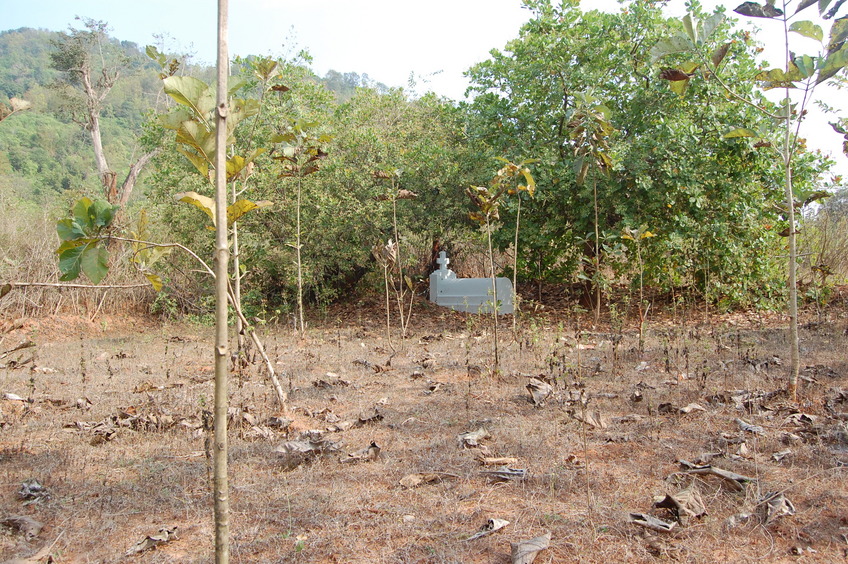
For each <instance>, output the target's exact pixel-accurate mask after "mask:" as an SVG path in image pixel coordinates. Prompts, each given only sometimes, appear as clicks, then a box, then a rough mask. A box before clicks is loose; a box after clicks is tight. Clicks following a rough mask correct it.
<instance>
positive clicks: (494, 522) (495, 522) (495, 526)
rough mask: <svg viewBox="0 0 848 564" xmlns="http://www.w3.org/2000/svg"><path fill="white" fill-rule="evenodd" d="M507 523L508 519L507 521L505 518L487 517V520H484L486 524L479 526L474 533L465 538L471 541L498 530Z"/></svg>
mask: <svg viewBox="0 0 848 564" xmlns="http://www.w3.org/2000/svg"><path fill="white" fill-rule="evenodd" d="M507 525H509V521H507V520H506V519H489V520H488V521H486V524H485V525H483V526H482V527H480V529H479V530H478V531H477V532H476V533H474V534H473V535H471V536H470V537H468V538H467V539H465V540H466V542H467V541H473V540H476V539H479V538H481V537H485V536H487V535H491V534H492V533H494V532H496V531H500V530H501V529H503V528H504V527H506V526H507Z"/></svg>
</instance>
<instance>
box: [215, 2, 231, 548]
mask: <svg viewBox="0 0 848 564" xmlns="http://www.w3.org/2000/svg"><path fill="white" fill-rule="evenodd" d="M227 21H228V0H218V94H217V107H218V112H217V113H218V115H217V121H216V152H215V202H216V206H215V215H216V230H215V259H216V263H215V299H216V302H215V407H214V413H215V444H214V449H213V467H214V486H213V495H214V499H215V562H216V564H228V563H229V560H230V498H229V480H228V477H227V404H228V397H227V396H228V384H229V382H228V380H229V374H228V366H227V362H228V361H229V356H230V355H229V351H228V334H227V333H228V332H227V303H228V302H227V293H228V292H227V281H228V277H229V273H228V266H229V246H228V244H227V165H226V161H227V153H226V151H227V110H228V108H227V75H228V74H229V54H228V52H227Z"/></svg>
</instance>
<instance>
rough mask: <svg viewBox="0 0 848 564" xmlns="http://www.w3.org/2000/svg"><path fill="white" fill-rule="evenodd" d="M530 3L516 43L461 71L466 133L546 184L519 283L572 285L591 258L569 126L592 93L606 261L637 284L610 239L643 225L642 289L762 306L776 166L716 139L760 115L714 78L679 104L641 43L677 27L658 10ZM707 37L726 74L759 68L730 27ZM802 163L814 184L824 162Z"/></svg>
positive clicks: (587, 194)
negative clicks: (601, 110) (610, 138)
mask: <svg viewBox="0 0 848 564" xmlns="http://www.w3.org/2000/svg"><path fill="white" fill-rule="evenodd" d="M527 5H528V6H529V7H530V8H531V9H533V11H534V13H535V18H534V19H533V20H531V21H530V22H528V23H527V24H525V25H524V26H523V27H522V29H521V32H520V36H519V38H518V39H515V40H513V41H512V42H510V43H508V44H507V47H506V49H505V50H504V51H493V54H492V58H491V59H490V60H488V61H485V62H483V63H480V64H478V65H476V66H475V67H473V68H472V69H471V70H470V72H469V74H470V76H471V79H472V81H473V84H474V86H473V87H472V90H473V91H474V92H475V93H476V94H477V97H476V98H475V100H474V101H473V102H472V103H471V105H470V108H469V110H470V112H471V113H472V118H470V119H472V120H473V121H472V132H473V135H474V137H475V138H478V139H480V140H482V141H483V142H485V143H486V144H487V145H489V146H491V147H494V148H495V149H496V150H498V151H500V152H503V153H504V154H507V155H513V154H521V155H533V156H534V157H538V158H540V162H539V163H538V164H537V165H536V167H535V175H536V178H537V182H538V183H539V185H541V186H545V188H546V189H545V190H544V191H543V192H542V193H541V194H540V196H539V197H538V198H536V199H535V200H534V201H533V202H532V203H530V205H531V206H532V207H533V209H532V211H531V213H530V214H529V215H530V218H529V219H528V220H527V222H525V223H524V225H523V228H522V230H523V233H524V236H523V241H522V246H524V247H525V248H527V249H529V252H528V254H527V256H528V260H527V261H525V262H524V264H523V265H520V266H519V268H521V269H522V275H523V276H522V277H523V278H525V279H535V280H539V279H544V280H555V281H571V280H574V277H575V275H576V274H577V273H579V272H581V271H583V268H582V265H585V264H587V262H588V263H591V257H592V251H593V245H592V244H591V242H592V240H593V239H594V233H593V231H594V228H593V214H592V212H591V210H592V208H593V184H590V183H583V184H581V183H579V182H578V174H577V173H576V172H575V166H574V165H575V162H576V160H577V159H578V158H580V156H579V152H578V154H575V151H574V146H573V141H574V140H573V139H572V138H571V137H570V135H569V128H568V124H569V123H570V122H571V121H572V120H573V118H574V115H575V111H577V110H578V108H579V105H578V103H577V101H578V99H579V98H578V94H579V93H582V92H585V91H587V90H589V89H590V88H591V89H592V92H593V94H594V95H595V96H597V97H598V98H601V99H603V100H604V101H605V105H606V106H607V107H608V108H609V110H610V116H611V117H610V124H611V125H612V127H613V128H615V130H617V131H618V135H617V136H616V139H615V140H614V142H613V143H612V144H611V148H610V151H609V154H610V156H611V158H612V159H613V160H614V161H615V165H614V166H613V167H612V170H611V171H610V174H609V176H608V177H600V176H599V177H598V179H597V180H598V183H597V190H598V192H599V193H601V194H603V195H604V197H603V198H601V199H600V200H599V210H598V212H599V213H598V215H599V219H598V223H599V224H600V234H599V238H600V240H601V241H602V245H601V251H600V252H601V254H602V256H603V257H605V259H604V260H602V262H603V263H604V264H606V265H607V266H608V267H610V268H613V269H614V274H616V275H619V276H625V277H630V278H631V279H632V280H635V278H634V277H633V275H634V274H635V273H634V272H633V270H632V264H633V261H627V260H625V258H626V256H627V255H626V249H625V248H624V247H623V246H622V245H621V242H620V239H619V237H618V234H619V233H620V232H621V231H622V229H623V228H624V227H630V228H636V227H637V226H639V225H642V224H644V223H650V225H651V230H652V232H654V233H655V234H656V239H655V240H654V241H652V244H651V245H650V248H646V249H645V250H644V252H645V256H644V257H643V261H644V273H643V274H644V277H645V281H646V284H649V285H651V286H654V287H656V288H659V289H661V290H666V291H667V290H675V289H677V290H678V291H679V290H684V289H685V290H687V291H688V292H689V293H690V294H694V295H695V296H697V297H703V298H706V299H707V300H710V301H721V302H724V303H731V304H732V303H750V302H751V301H757V300H760V299H768V298H769V296H770V293H771V292H773V291H774V289H775V287H776V286H775V281H776V275H777V270H776V267H775V263H774V261H772V260H770V258H769V255H770V251H771V250H774V249H776V248H777V238H776V236H775V235H774V233H773V231H772V230H770V229H769V226H773V225H774V224H775V222H776V221H777V213H776V208H775V207H774V206H773V205H772V204H777V203H778V202H779V200H780V193H781V192H780V188H779V187H780V184H779V182H775V179H776V178H779V174H780V170H779V167H778V166H775V163H774V161H773V159H771V158H770V155H768V153H767V152H765V151H763V150H762V148H761V147H757V146H755V145H756V144H755V143H754V142H752V141H750V140H748V139H727V138H725V137H724V134H725V133H726V132H727V130H728V129H730V128H731V127H735V126H736V125H737V124H738V123H740V122H746V123H764V122H765V121H767V119H768V118H766V117H764V116H762V115H759V114H758V113H757V112H756V111H754V110H752V109H750V108H748V107H743V106H740V105H738V104H735V103H733V102H732V101H729V100H727V98H726V97H725V96H724V94H723V92H722V91H721V89H720V86H719V85H718V84H716V83H715V81H700V82H698V83H694V82H693V83H692V84H689V90H688V92H687V96H686V97H681V96H680V95H679V94H678V93H676V92H673V91H670V90H669V89H668V87H667V85H666V83H665V81H663V80H661V79H660V78H659V77H658V76H657V73H656V71H655V70H654V68H653V67H652V66H651V63H652V61H651V54H650V49H651V47H652V46H653V45H655V44H656V43H657V42H658V41H659V40H660V39H661V38H662V37H665V36H667V35H669V34H670V33H673V32H674V31H676V30H678V29H680V27H681V24H680V22H678V21H674V20H670V19H667V18H665V17H663V15H662V13H661V8H660V6H659V5H658V4H657V3H655V2H649V1H641V0H637V1H634V2H631V3H630V4H628V5H627V6H626V7H624V8H623V9H622V11H621V12H619V13H617V14H606V13H601V12H595V11H591V12H582V11H581V10H580V7H579V3H578V2H576V1H572V0H566V1H564V2H562V3H554V2H551V1H549V0H531V1H530V2H528V3H527ZM695 9H696V10H697V9H698V8H697V6H695ZM715 33H716V34H718V35H719V36H721V37H723V38H725V39H726V41H727V42H731V43H732V48H731V49H730V52H729V53H728V54H727V56H726V58H725V62H724V69H725V72H727V73H728V74H729V76H731V77H735V78H731V79H730V80H735V81H737V82H739V83H740V84H745V82H744V81H743V80H742V78H743V77H746V76H750V75H751V74H754V73H755V72H757V69H758V67H757V64H756V62H755V60H754V56H753V55H754V50H755V49H756V45H755V44H753V43H752V42H751V41H750V39H749V38H748V37H747V36H746V35H745V34H743V33H739V32H734V31H732V30H731V29H730V28H729V27H728V25H727V24H726V23H721V25H719V26H718V28H717V29H716V31H715ZM744 87H745V86H743V88H744ZM747 88H748V92H749V93H750V94H751V95H752V96H755V93H754V90H755V89H754V86H753V85H748V86H747ZM764 103H765V102H764ZM807 165H808V166H806V167H802V170H799V172H800V174H799V178H800V180H801V182H808V183H810V182H813V181H814V179H815V172H817V171H818V170H819V169H820V167H821V165H820V163H819V162H818V161H817V160H816V159H815V158H809V159H808V162H807ZM578 168H579V167H578ZM502 220H503V221H504V222H506V223H507V224H508V223H509V221H510V220H511V218H510V216H509V215H508V214H506V213H503V214H502ZM504 232H506V231H504ZM497 243H498V244H499V245H500V246H501V247H502V248H503V247H505V246H506V245H507V244H509V243H508V241H506V240H505V239H500V240H497ZM587 259H588V261H587Z"/></svg>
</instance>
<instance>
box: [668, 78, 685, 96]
mask: <svg viewBox="0 0 848 564" xmlns="http://www.w3.org/2000/svg"><path fill="white" fill-rule="evenodd" d="M668 86H669V88H671V91H672V92H674V93H675V94H678V95H680V96H683V95H684V94H685V93H686V89H687V88H688V87H689V79H688V78H687V79H685V80H672V81H671V82H669V83H668Z"/></svg>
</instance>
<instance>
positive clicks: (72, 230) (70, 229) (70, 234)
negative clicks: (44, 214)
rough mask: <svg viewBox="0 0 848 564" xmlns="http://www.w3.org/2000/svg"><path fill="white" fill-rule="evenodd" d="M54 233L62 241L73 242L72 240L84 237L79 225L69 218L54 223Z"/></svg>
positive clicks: (84, 234)
mask: <svg viewBox="0 0 848 564" xmlns="http://www.w3.org/2000/svg"><path fill="white" fill-rule="evenodd" d="M56 232H57V233H58V234H59V239H61V240H62V241H73V240H74V239H79V238H81V237H86V233H85V231H83V229H82V227H80V225H79V223H77V222H76V221H74V220H73V219H71V218H65V219H60V220H59V221H58V222H56Z"/></svg>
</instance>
